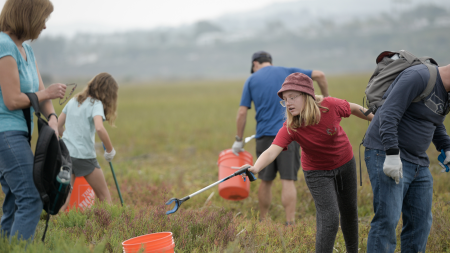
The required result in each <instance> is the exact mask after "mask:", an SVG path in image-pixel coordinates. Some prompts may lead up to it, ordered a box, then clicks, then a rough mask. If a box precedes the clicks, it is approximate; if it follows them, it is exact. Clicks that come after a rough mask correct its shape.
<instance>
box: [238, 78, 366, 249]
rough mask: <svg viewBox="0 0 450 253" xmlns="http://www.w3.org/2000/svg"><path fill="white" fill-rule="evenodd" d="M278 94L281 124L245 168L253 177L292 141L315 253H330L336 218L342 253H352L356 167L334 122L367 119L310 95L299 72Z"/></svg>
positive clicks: (343, 104) (348, 106)
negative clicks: (312, 216)
mask: <svg viewBox="0 0 450 253" xmlns="http://www.w3.org/2000/svg"><path fill="white" fill-rule="evenodd" d="M278 96H279V97H280V98H281V99H283V100H282V101H281V104H282V105H283V106H284V107H286V118H287V119H286V122H285V123H284V125H283V127H282V128H281V129H280V130H279V131H278V134H277V136H276V137H275V140H274V141H273V143H272V145H271V146H270V147H269V148H268V149H267V150H266V151H264V153H262V154H261V155H260V156H259V158H258V160H257V161H256V162H255V165H254V166H251V167H250V169H249V170H250V171H251V172H253V173H258V172H259V171H261V170H262V169H263V168H265V167H266V166H267V165H269V164H270V163H271V162H272V161H274V160H275V158H276V157H277V156H278V155H279V154H280V153H281V151H283V150H286V149H287V146H288V145H289V144H290V143H291V142H292V141H296V142H298V143H299V144H300V147H301V152H302V153H301V162H302V167H303V173H304V175H305V181H306V184H307V186H308V188H309V190H310V192H311V195H312V196H313V199H314V203H315V206H316V220H317V224H316V226H317V234H316V252H333V246H334V241H335V239H336V234H337V231H338V228H339V215H340V222H341V228H342V232H343V234H344V240H345V244H346V248H347V252H358V208H357V195H356V194H357V190H356V188H357V177H356V163H355V158H354V157H353V151H352V146H351V145H350V141H349V140H348V137H347V135H346V134H345V132H344V130H343V129H342V127H341V126H340V125H339V123H340V122H341V119H342V118H343V117H345V118H347V117H349V116H350V115H351V114H353V115H355V116H357V117H359V118H362V119H367V120H372V118H373V115H372V114H370V115H369V116H368V117H366V116H364V114H363V112H365V110H366V109H364V108H363V107H362V106H360V105H357V104H353V103H348V102H347V101H345V100H342V99H338V98H333V97H326V98H323V97H322V96H319V95H317V96H316V95H314V86H313V81H312V80H311V79H310V78H309V77H308V76H306V75H304V74H301V73H294V74H291V75H289V76H288V77H287V78H286V80H285V81H284V83H283V85H282V87H281V89H280V90H279V91H278ZM247 166H248V165H247Z"/></svg>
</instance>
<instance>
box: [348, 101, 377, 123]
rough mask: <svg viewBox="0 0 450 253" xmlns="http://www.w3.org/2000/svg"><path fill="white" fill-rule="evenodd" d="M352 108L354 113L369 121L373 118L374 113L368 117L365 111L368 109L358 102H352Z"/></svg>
mask: <svg viewBox="0 0 450 253" xmlns="http://www.w3.org/2000/svg"><path fill="white" fill-rule="evenodd" d="M350 110H351V111H352V114H353V115H355V116H356V117H358V118H361V119H365V120H368V121H372V119H373V114H372V113H371V114H369V115H367V117H366V116H365V115H364V113H365V112H366V111H367V109H366V108H364V107H362V106H360V105H358V104H354V103H350Z"/></svg>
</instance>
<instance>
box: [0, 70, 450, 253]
mask: <svg viewBox="0 0 450 253" xmlns="http://www.w3.org/2000/svg"><path fill="white" fill-rule="evenodd" d="M368 78H369V76H367V75H351V76H350V75H349V76H336V77H329V79H328V80H329V88H330V94H331V95H332V96H335V97H338V98H343V99H346V100H348V101H350V102H355V103H359V104H362V98H363V95H364V89H365V85H366V84H367V81H368ZM242 86H243V80H240V81H213V82H208V81H199V82H175V83H152V84H150V85H148V84H133V85H131V84H124V85H122V86H121V87H120V91H119V116H118V120H117V122H116V125H117V127H116V128H111V127H109V126H108V127H107V129H108V132H109V134H110V136H111V139H112V141H113V145H114V147H115V149H116V151H117V156H116V157H115V158H114V161H113V164H114V169H115V172H116V175H117V177H118V181H119V184H120V187H121V191H122V195H123V199H124V202H125V207H120V201H119V198H118V195H117V191H116V189H115V185H114V180H113V177H112V174H111V172H110V169H109V166H108V164H107V163H106V162H105V160H104V159H103V156H102V154H103V151H102V150H101V149H99V150H98V160H99V162H100V165H101V166H102V167H103V171H104V173H105V175H106V180H107V182H108V185H109V189H110V191H111V195H112V196H113V201H114V205H113V206H107V205H101V204H96V205H95V206H94V207H93V208H91V209H89V210H87V211H84V212H75V211H71V212H69V213H67V214H59V215H57V216H54V217H51V219H50V224H49V229H48V232H47V238H46V243H45V244H43V243H41V242H40V238H41V236H42V233H43V229H44V226H45V223H44V220H41V221H40V223H39V225H38V228H37V232H36V237H35V240H34V242H33V243H32V244H31V245H30V246H28V247H26V251H27V252H43V251H53V252H121V251H122V248H121V242H122V241H124V240H126V239H129V238H132V237H135V236H139V235H143V234H147V233H155V232H162V231H171V232H173V233H174V240H175V244H176V248H175V250H176V252H312V251H314V244H315V231H316V228H315V207H314V202H313V199H312V197H311V194H310V193H309V191H308V188H307V186H306V184H305V181H304V177H303V173H302V172H299V180H298V181H297V183H296V186H297V192H298V202H297V210H296V219H297V222H296V225H295V226H291V227H285V226H284V221H285V218H284V209H283V207H282V205H281V183H280V181H279V180H276V181H275V183H274V188H273V202H272V205H271V208H270V218H271V219H270V220H265V221H263V222H259V221H258V220H259V219H258V202H257V189H258V186H259V182H258V181H256V182H254V183H252V184H251V193H250V196H249V197H248V198H247V199H245V200H243V201H238V202H233V201H227V200H224V199H222V198H221V197H220V196H219V194H218V192H217V187H216V188H214V189H211V190H209V191H207V192H205V193H202V194H200V195H197V196H195V197H194V198H192V199H191V200H189V201H187V202H185V203H184V204H183V205H182V206H181V208H180V209H179V211H178V212H177V213H175V214H173V215H171V216H166V215H165V211H167V210H169V209H170V208H168V207H166V206H165V205H164V203H165V201H166V200H168V199H169V198H171V197H177V198H181V197H184V196H186V195H188V194H190V193H193V192H195V191H197V190H199V189H201V188H203V187H205V186H207V185H209V184H211V183H213V182H215V181H217V180H218V166H217V159H218V155H219V153H220V151H222V150H224V149H228V148H231V145H232V144H233V141H234V136H235V134H236V126H235V118H236V112H237V109H238V105H239V101H240V96H241V91H242ZM79 90H81V89H80V88H79ZM79 90H78V91H79ZM55 108H56V110H57V111H58V113H59V112H60V111H61V110H62V107H61V106H59V105H58V104H57V103H55ZM445 124H446V127H447V129H449V127H450V125H449V121H448V119H447V120H446V122H445ZM255 125H256V123H255V120H254V110H253V109H252V110H251V111H250V113H249V115H248V118H247V126H246V130H245V136H250V135H252V134H254V133H255ZM341 125H342V126H343V128H344V130H345V131H346V133H347V135H348V137H349V138H350V141H351V143H352V146H353V151H354V154H355V158H356V160H357V163H358V164H359V156H358V148H359V143H360V142H361V139H362V137H363V135H364V132H365V130H366V129H367V126H368V124H367V122H366V121H363V120H360V119H358V118H355V117H350V118H348V119H344V120H343V121H342V123H341ZM34 139H36V138H34ZM245 149H246V150H247V151H249V152H250V153H251V154H252V155H253V156H254V161H255V158H256V155H255V142H254V141H252V142H250V143H248V144H247V145H246V146H245ZM363 152H364V151H363V148H361V154H362V155H363ZM428 154H429V156H430V160H432V164H431V166H430V169H431V171H432V173H433V177H434V198H433V203H434V205H433V217H434V221H433V227H432V231H431V234H430V237H429V240H428V246H427V251H428V252H450V240H448V239H449V238H450V184H449V183H448V182H449V180H450V174H440V173H439V171H440V167H439V166H438V165H437V163H436V157H437V155H438V152H437V151H436V150H435V149H434V146H433V145H432V146H431V147H430V149H429V151H428ZM362 166H363V168H362V178H363V186H362V187H360V186H358V207H359V209H358V212H359V218H360V227H359V228H360V232H359V235H360V238H359V240H360V248H361V250H360V251H361V252H365V246H366V240H367V234H368V231H369V228H370V226H369V225H370V220H371V218H372V215H373V209H372V190H371V186H370V181H369V177H368V174H367V171H366V168H365V164H364V162H363V163H362ZM358 178H359V170H358ZM358 184H359V182H358ZM211 195H212V196H211ZM3 197H4V195H3V194H0V201H1V202H3ZM208 197H211V198H210V199H209V200H208ZM42 217H44V215H42ZM400 230H401V224H399V226H398V232H400ZM398 234H399V233H398ZM399 243H400V242H399V240H398V244H399ZM335 248H336V252H345V244H344V240H343V236H342V233H341V232H339V233H338V237H337V239H336V243H335ZM24 249H25V245H24V243H22V242H13V243H12V244H8V243H7V241H6V240H5V239H3V240H0V253H2V252H23V251H24ZM399 249H400V247H399V246H398V247H397V250H398V251H399Z"/></svg>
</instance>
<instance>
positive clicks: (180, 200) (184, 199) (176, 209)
mask: <svg viewBox="0 0 450 253" xmlns="http://www.w3.org/2000/svg"><path fill="white" fill-rule="evenodd" d="M188 199H190V197H189V196H187V197H184V198H182V199H177V198H171V199H169V201H167V202H166V205H170V204H172V202H175V207H174V208H173V209H172V210H170V211H167V212H166V215H169V214H173V213H175V212H176V211H178V208H179V207H180V206H181V204H183V202H184V201H186V200H188Z"/></svg>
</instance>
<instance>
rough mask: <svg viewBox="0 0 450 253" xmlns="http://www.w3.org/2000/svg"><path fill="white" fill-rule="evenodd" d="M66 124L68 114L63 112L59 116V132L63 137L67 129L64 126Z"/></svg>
mask: <svg viewBox="0 0 450 253" xmlns="http://www.w3.org/2000/svg"><path fill="white" fill-rule="evenodd" d="M65 124H66V114H65V113H63V112H62V113H61V114H60V115H59V118H58V132H59V136H61V137H62V136H63V133H64V130H66V129H65V128H64V125H65Z"/></svg>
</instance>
